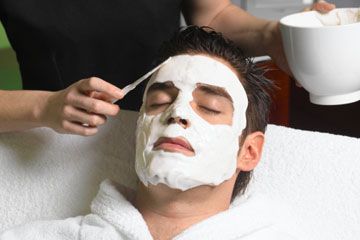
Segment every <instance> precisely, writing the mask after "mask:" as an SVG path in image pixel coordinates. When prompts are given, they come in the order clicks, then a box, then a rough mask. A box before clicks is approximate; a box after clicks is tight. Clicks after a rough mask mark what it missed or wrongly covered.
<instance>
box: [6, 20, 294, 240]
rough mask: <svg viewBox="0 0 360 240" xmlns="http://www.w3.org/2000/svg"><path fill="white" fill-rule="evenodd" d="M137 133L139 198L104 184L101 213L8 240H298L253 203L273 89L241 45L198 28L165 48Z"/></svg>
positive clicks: (94, 208)
mask: <svg viewBox="0 0 360 240" xmlns="http://www.w3.org/2000/svg"><path fill="white" fill-rule="evenodd" d="M170 56H171V57H172V58H171V59H170V61H168V62H167V63H166V64H165V65H164V66H162V67H161V68H160V69H159V70H158V71H157V72H156V73H155V74H153V76H152V77H151V79H150V80H149V82H148V84H147V86H146V89H145V93H144V96H143V105H142V107H141V110H140V113H139V119H138V123H137V133H136V159H135V165H136V166H135V168H136V173H137V175H138V177H139V179H140V181H139V185H138V188H137V189H136V191H131V190H129V189H126V188H124V187H121V186H120V185H119V184H117V183H115V182H111V181H110V180H106V181H104V182H103V183H102V184H101V186H100V191H99V193H98V194H97V196H96V198H95V199H94V200H93V202H92V205H91V214H88V215H86V216H79V217H74V218H69V219H65V220H56V221H40V222H35V223H31V224H28V225H25V226H20V227H17V228H15V229H12V230H9V231H7V232H4V233H3V234H2V235H1V237H0V239H1V240H9V239H26V240H31V239H34V240H35V239H36V240H42V239H46V240H51V239H93V240H99V239H109V240H110V239H139V240H146V239H158V240H162V239H196V240H199V239H216V240H219V239H221V240H226V239H247V240H251V239H256V240H261V239H266V240H269V239H276V240H281V239H293V237H292V236H291V235H290V234H289V233H287V232H286V229H285V227H286V225H281V222H278V221H277V219H278V218H279V215H280V213H279V212H277V211H276V210H275V209H273V208H275V207H274V206H272V205H267V204H266V202H262V201H259V200H253V199H252V198H251V197H250V198H246V199H245V198H244V199H243V200H241V201H233V200H234V198H235V197H236V196H237V195H240V194H242V193H244V191H245V188H246V186H247V184H248V182H249V180H250V175H251V171H252V169H254V167H255V166H256V165H257V163H258V162H259V160H260V156H261V152H262V147H263V143H264V131H265V128H266V124H267V115H268V109H269V104H270V99H269V95H268V93H267V89H270V88H271V87H272V84H271V82H269V81H268V80H266V79H265V78H263V76H262V71H261V70H259V69H257V68H256V67H254V65H253V64H252V62H251V61H250V60H249V59H247V58H245V57H244V56H243V55H242V54H241V51H240V50H239V49H238V48H237V47H235V46H234V45H233V43H231V42H229V41H227V40H225V39H224V38H223V37H222V36H221V35H220V34H218V33H215V32H213V31H210V30H208V29H205V28H199V27H188V28H187V29H185V30H183V31H181V32H179V33H178V34H176V36H174V37H173V38H172V39H171V40H170V41H169V42H166V43H165V44H164V46H163V48H162V49H161V58H160V60H165V59H167V58H168V57H170Z"/></svg>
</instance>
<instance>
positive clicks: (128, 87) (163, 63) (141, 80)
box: [112, 57, 171, 103]
mask: <svg viewBox="0 0 360 240" xmlns="http://www.w3.org/2000/svg"><path fill="white" fill-rule="evenodd" d="M170 59H171V57H169V58H168V59H166V60H165V61H164V62H162V63H160V64H159V65H158V66H156V67H155V68H154V69H152V70H150V72H148V73H146V74H145V75H144V76H142V77H141V78H139V79H137V80H136V81H135V82H133V83H130V84H129V85H127V86H126V87H124V88H123V89H122V91H123V93H124V96H125V95H126V94H128V93H129V92H130V91H132V90H134V89H135V88H136V86H137V85H139V84H140V83H142V82H143V81H144V80H145V79H147V78H148V77H150V76H151V74H153V73H154V72H156V71H157V70H158V69H159V68H161V67H162V66H164V65H165V64H166V63H167V62H169V60H170ZM117 101H118V99H116V100H114V101H113V102H112V103H115V102H117Z"/></svg>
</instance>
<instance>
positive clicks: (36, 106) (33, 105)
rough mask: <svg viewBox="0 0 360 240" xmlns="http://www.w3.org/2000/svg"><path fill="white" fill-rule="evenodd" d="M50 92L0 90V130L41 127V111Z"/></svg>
mask: <svg viewBox="0 0 360 240" xmlns="http://www.w3.org/2000/svg"><path fill="white" fill-rule="evenodd" d="M50 95H51V92H45V91H25V90H21V91H4V90H0V132H11V131H21V130H26V129H30V128H35V127H41V126H42V125H43V123H42V122H41V112H42V108H43V106H44V105H45V103H46V101H47V99H48V97H49V96H50Z"/></svg>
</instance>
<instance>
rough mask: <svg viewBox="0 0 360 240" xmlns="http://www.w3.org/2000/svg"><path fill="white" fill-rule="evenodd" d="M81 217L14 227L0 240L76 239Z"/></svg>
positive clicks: (1, 236) (3, 234) (2, 234)
mask: <svg viewBox="0 0 360 240" xmlns="http://www.w3.org/2000/svg"><path fill="white" fill-rule="evenodd" d="M82 219H83V217H82V216H79V217H74V218H68V219H65V220H54V221H36V222H32V223H28V224H25V225H21V226H18V227H15V228H13V229H10V230H7V231H5V232H3V233H1V234H0V240H16V239H26V240H45V239H46V240H57V239H59V240H60V239H69V240H70V239H74V240H75V239H78V234H79V230H80V226H81V222H82Z"/></svg>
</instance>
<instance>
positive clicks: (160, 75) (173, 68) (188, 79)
mask: <svg viewBox="0 0 360 240" xmlns="http://www.w3.org/2000/svg"><path fill="white" fill-rule="evenodd" d="M165 82H172V83H173V84H174V86H175V87H176V88H178V89H179V90H180V91H184V92H190V93H191V92H192V91H193V90H194V89H195V88H196V87H197V86H198V85H199V84H206V85H211V86H215V87H221V88H223V89H224V90H225V91H226V92H227V93H229V95H230V96H231V98H232V99H238V100H240V99H239V98H244V96H246V94H245V91H244V89H243V86H242V84H241V82H240V80H239V78H238V77H237V76H236V74H235V73H234V72H233V70H232V69H230V67H228V66H227V65H225V64H224V63H222V62H220V61H219V60H217V59H215V58H213V57H209V56H205V55H178V56H175V57H172V58H171V59H170V61H169V62H168V63H166V64H165V65H164V66H163V67H161V68H160V69H159V70H158V71H157V72H156V73H155V74H154V75H153V76H152V77H151V79H150V81H149V83H148V85H147V88H146V92H147V90H148V88H149V87H150V86H151V85H153V84H154V83H165ZM145 95H146V94H145ZM144 97H145V96H144ZM246 100H247V98H246Z"/></svg>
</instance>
